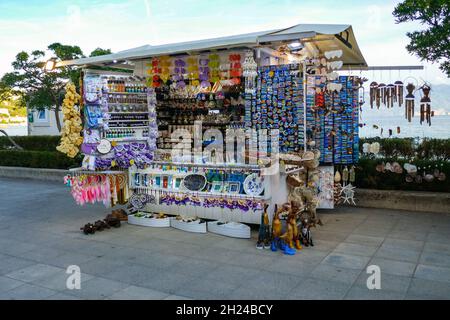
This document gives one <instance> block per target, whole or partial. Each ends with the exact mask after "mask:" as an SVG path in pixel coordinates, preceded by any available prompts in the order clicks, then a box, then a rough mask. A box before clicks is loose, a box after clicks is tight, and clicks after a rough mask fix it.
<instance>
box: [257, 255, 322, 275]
mask: <svg viewBox="0 0 450 320" xmlns="http://www.w3.org/2000/svg"><path fill="white" fill-rule="evenodd" d="M292 258H293V257H291V256H286V255H280V256H279V258H276V259H275V260H274V261H273V263H270V264H267V265H265V266H264V268H263V269H264V270H266V271H270V272H273V273H285V274H290V275H295V276H297V277H306V276H309V274H310V273H311V271H312V270H313V269H314V268H315V267H316V266H317V264H312V263H310V262H304V261H303V260H299V259H292Z"/></svg>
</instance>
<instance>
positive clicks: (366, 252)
mask: <svg viewBox="0 0 450 320" xmlns="http://www.w3.org/2000/svg"><path fill="white" fill-rule="evenodd" d="M377 249H378V248H377V247H374V246H366V245H363V244H356V243H341V244H339V245H338V246H337V247H336V248H335V249H334V250H333V253H346V254H351V255H356V256H364V257H371V256H373V255H374V253H375V252H376V251H377Z"/></svg>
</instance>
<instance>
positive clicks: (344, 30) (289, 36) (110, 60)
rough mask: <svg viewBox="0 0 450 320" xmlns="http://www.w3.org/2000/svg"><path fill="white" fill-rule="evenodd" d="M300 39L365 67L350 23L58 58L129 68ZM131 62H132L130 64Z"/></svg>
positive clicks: (352, 64)
mask: <svg viewBox="0 0 450 320" xmlns="http://www.w3.org/2000/svg"><path fill="white" fill-rule="evenodd" d="M294 41H301V42H302V43H303V44H304V45H305V46H306V47H307V49H309V50H310V51H311V50H312V51H318V52H322V53H323V52H326V51H330V50H342V51H343V55H342V57H341V58H340V60H342V61H343V63H344V69H352V68H355V69H356V68H357V69H365V68H367V67H368V66H367V63H366V60H365V59H364V56H363V55H362V53H361V51H360V49H359V47H358V43H357V41H356V38H355V35H354V32H353V29H352V26H351V25H342V24H298V25H295V26H292V27H289V28H284V29H276V30H269V31H260V32H253V33H247V34H240V35H234V36H227V37H220V38H212V39H204V40H196V41H188V42H179V43H172V44H163V45H157V46H152V45H145V46H141V47H137V48H133V49H128V50H124V51H120V52H117V53H113V54H107V55H102V56H97V57H89V58H81V59H76V60H67V61H61V62H59V63H58V64H57V67H63V66H69V65H71V66H80V67H81V66H82V67H88V66H109V67H115V68H122V69H132V68H133V66H132V63H133V62H134V61H139V60H143V59H146V58H150V57H155V56H162V55H172V56H174V55H193V54H200V53H204V52H209V51H218V50H233V49H234V50H236V49H246V48H247V49H252V48H264V47H270V46H274V45H281V44H284V43H289V42H294ZM130 63H131V64H130Z"/></svg>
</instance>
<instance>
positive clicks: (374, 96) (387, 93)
mask: <svg viewBox="0 0 450 320" xmlns="http://www.w3.org/2000/svg"><path fill="white" fill-rule="evenodd" d="M417 91H421V95H422V98H421V99H420V124H423V123H424V122H426V123H427V124H428V125H429V126H431V118H432V117H433V116H434V111H432V110H431V98H430V91H431V87H430V85H428V84H427V83H424V84H423V85H422V86H421V87H419V88H417V86H416V85H414V84H413V83H412V82H408V84H407V85H406V86H404V83H403V82H402V81H400V80H397V81H395V82H394V83H393V84H387V85H386V84H385V83H378V82H376V81H373V82H372V83H370V86H369V96H370V101H369V102H370V108H371V109H373V108H374V107H376V108H377V109H379V108H380V107H381V105H384V106H386V107H387V108H388V109H391V108H393V107H394V106H395V105H398V107H400V108H401V107H402V106H403V105H404V107H405V119H407V120H408V122H412V119H413V118H414V112H415V101H416V93H417ZM363 126H365V124H360V127H363ZM373 128H374V129H376V130H378V129H380V127H379V126H378V125H373ZM383 131H384V129H383V128H381V135H383ZM388 132H389V136H392V135H393V133H394V131H393V130H392V129H388ZM396 132H397V134H400V132H401V129H400V127H397V130H396Z"/></svg>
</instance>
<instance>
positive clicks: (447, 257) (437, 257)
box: [419, 251, 450, 267]
mask: <svg viewBox="0 0 450 320" xmlns="http://www.w3.org/2000/svg"><path fill="white" fill-rule="evenodd" d="M419 262H420V263H421V264H425V265H433V266H440V267H450V254H447V252H433V251H431V252H430V251H424V252H422V254H421V256H420V260H419Z"/></svg>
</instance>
